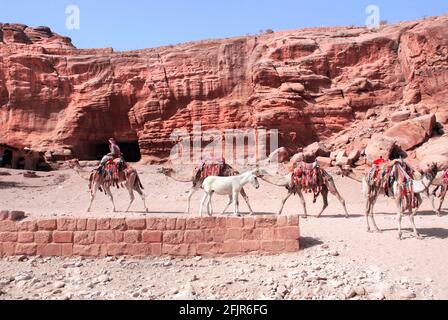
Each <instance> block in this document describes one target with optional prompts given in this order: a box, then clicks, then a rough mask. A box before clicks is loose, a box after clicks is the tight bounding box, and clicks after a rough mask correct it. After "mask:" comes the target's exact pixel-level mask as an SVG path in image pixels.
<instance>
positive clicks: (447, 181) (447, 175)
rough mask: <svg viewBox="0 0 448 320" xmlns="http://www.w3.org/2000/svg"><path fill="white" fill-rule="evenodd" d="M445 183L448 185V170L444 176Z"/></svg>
mask: <svg viewBox="0 0 448 320" xmlns="http://www.w3.org/2000/svg"><path fill="white" fill-rule="evenodd" d="M443 182H444V183H445V184H447V185H448V170H446V171H445V173H444V174H443Z"/></svg>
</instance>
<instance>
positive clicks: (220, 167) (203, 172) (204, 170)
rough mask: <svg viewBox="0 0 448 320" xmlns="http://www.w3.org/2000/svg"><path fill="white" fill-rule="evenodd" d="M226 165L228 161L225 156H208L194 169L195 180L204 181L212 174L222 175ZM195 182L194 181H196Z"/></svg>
mask: <svg viewBox="0 0 448 320" xmlns="http://www.w3.org/2000/svg"><path fill="white" fill-rule="evenodd" d="M225 167H226V161H225V159H224V158H218V159H215V158H208V159H205V160H203V161H202V162H201V164H200V165H199V166H197V167H196V168H195V169H194V179H193V180H194V182H195V181H200V182H202V181H204V179H205V178H207V177H210V176H222V175H223V174H224V169H225ZM194 182H193V183H194Z"/></svg>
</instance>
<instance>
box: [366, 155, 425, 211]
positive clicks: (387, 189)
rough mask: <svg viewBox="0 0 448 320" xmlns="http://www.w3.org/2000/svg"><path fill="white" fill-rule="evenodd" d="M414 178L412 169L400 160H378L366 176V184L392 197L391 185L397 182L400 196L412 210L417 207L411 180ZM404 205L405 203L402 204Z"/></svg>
mask: <svg viewBox="0 0 448 320" xmlns="http://www.w3.org/2000/svg"><path fill="white" fill-rule="evenodd" d="M413 178H414V169H412V167H411V166H409V165H408V164H407V163H406V162H405V161H403V160H402V159H396V160H392V161H384V160H382V159H380V160H379V161H377V162H374V164H373V166H372V168H371V169H370V171H369V173H368V175H367V183H368V184H369V185H370V186H375V187H377V188H382V189H383V190H384V193H385V194H386V196H391V195H393V190H392V188H393V185H394V183H395V182H397V183H398V184H399V186H400V189H401V192H402V196H403V197H404V198H406V200H407V202H408V203H411V204H412V207H413V208H414V207H415V206H416V205H417V201H416V200H417V199H416V198H415V194H414V190H413V184H412V179H413ZM403 205H405V203H403Z"/></svg>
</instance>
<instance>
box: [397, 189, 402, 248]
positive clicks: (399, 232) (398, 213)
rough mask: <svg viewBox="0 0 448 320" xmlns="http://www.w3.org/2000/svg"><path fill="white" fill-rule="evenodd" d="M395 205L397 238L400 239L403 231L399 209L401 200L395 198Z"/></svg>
mask: <svg viewBox="0 0 448 320" xmlns="http://www.w3.org/2000/svg"><path fill="white" fill-rule="evenodd" d="M396 206H397V223H398V240H401V239H402V235H403V233H402V232H401V218H402V211H401V201H400V198H398V199H397V201H396Z"/></svg>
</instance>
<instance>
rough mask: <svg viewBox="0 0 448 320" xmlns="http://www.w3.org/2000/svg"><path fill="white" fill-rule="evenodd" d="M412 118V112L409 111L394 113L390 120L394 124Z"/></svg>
mask: <svg viewBox="0 0 448 320" xmlns="http://www.w3.org/2000/svg"><path fill="white" fill-rule="evenodd" d="M410 116H411V112H410V111H408V110H405V111H397V112H394V113H392V115H391V116H390V120H391V121H392V122H402V121H405V120H408V119H409V117H410Z"/></svg>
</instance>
